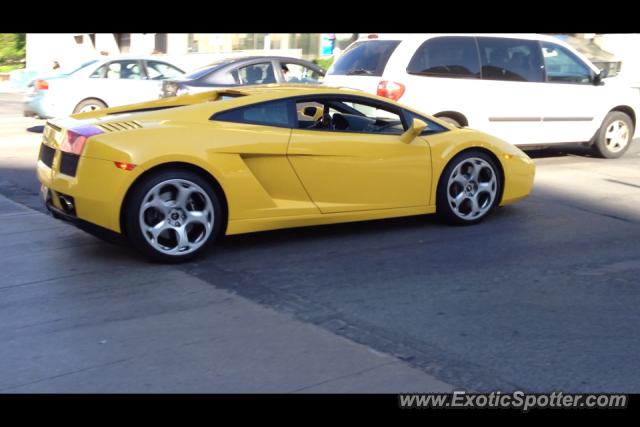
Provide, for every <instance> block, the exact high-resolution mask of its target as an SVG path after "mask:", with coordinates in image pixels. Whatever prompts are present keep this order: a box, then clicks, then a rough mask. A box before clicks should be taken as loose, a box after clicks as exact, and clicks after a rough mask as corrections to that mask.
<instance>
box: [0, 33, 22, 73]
mask: <svg viewBox="0 0 640 427" xmlns="http://www.w3.org/2000/svg"><path fill="white" fill-rule="evenodd" d="M26 46H27V34H26V33H0V64H2V65H13V64H20V61H21V60H23V59H24V58H25V56H26V51H27V49H26Z"/></svg>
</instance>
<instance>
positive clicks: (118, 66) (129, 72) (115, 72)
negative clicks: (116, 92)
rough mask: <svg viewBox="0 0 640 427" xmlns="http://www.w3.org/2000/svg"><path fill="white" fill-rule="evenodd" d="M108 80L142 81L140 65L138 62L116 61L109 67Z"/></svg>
mask: <svg viewBox="0 0 640 427" xmlns="http://www.w3.org/2000/svg"><path fill="white" fill-rule="evenodd" d="M107 78H108V79H130V80H141V79H142V73H141V72H140V64H138V61H115V62H112V63H111V64H109V66H108V67H107Z"/></svg>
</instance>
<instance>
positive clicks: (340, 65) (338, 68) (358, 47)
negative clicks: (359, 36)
mask: <svg viewBox="0 0 640 427" xmlns="http://www.w3.org/2000/svg"><path fill="white" fill-rule="evenodd" d="M399 44H400V40H375V41H374V40H371V41H369V40H365V41H361V42H355V43H353V44H352V45H351V46H349V47H348V48H347V49H346V50H345V51H344V52H343V53H342V55H340V57H339V58H338V60H337V61H336V62H335V63H334V64H333V65H332V66H331V68H329V71H328V72H327V75H329V76H330V75H336V76H355V75H362V76H378V77H380V76H382V72H383V71H384V67H386V66H387V62H388V61H389V57H390V56H391V54H392V53H393V51H394V50H396V48H397V47H398V45H399Z"/></svg>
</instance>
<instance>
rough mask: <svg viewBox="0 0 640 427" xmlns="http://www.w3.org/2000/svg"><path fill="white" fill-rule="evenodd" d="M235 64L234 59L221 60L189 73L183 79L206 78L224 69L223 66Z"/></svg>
mask: <svg viewBox="0 0 640 427" xmlns="http://www.w3.org/2000/svg"><path fill="white" fill-rule="evenodd" d="M231 62H233V60H232V59H229V58H227V59H220V60H218V61H215V62H212V63H210V64H207V65H205V66H203V67H200V68H196V69H195V70H191V71H188V72H187V73H186V74H185V75H184V76H183V77H182V78H185V79H197V78H199V77H202V76H204V75H205V74H209V73H210V72H211V71H213V70H215V69H217V68H220V67H222V66H223V65H226V64H230V63H231Z"/></svg>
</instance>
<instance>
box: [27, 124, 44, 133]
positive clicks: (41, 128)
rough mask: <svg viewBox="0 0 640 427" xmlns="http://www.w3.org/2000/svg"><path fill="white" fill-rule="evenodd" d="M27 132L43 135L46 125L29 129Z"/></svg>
mask: <svg viewBox="0 0 640 427" xmlns="http://www.w3.org/2000/svg"><path fill="white" fill-rule="evenodd" d="M27 132H33V133H42V132H44V125H41V126H31V127H30V128H27Z"/></svg>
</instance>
